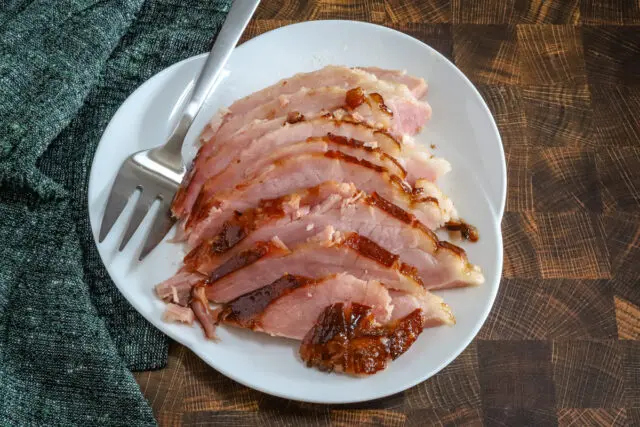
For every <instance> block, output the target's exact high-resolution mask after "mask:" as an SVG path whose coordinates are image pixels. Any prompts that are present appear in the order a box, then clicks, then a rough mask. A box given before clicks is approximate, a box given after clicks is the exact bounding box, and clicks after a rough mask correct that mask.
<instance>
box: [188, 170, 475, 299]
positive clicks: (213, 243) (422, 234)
mask: <svg viewBox="0 0 640 427" xmlns="http://www.w3.org/2000/svg"><path fill="white" fill-rule="evenodd" d="M327 227H333V228H334V229H335V230H339V231H342V232H355V233H357V234H358V235H360V236H363V237H366V238H367V239H369V240H371V241H373V242H374V243H375V244H376V245H378V246H380V247H381V248H384V249H385V250H386V251H388V252H390V253H393V254H395V255H397V256H398V257H399V259H400V261H402V262H404V263H406V264H409V265H412V266H415V267H416V268H417V270H418V274H419V276H420V278H421V280H422V283H423V284H424V286H425V288H427V289H441V288H451V287H460V286H476V285H479V284H481V283H483V282H484V276H483V275H482V272H481V270H480V268H479V267H477V266H475V265H473V264H470V263H469V261H468V259H467V256H466V253H465V251H464V250H463V249H462V248H459V247H457V246H455V245H453V244H451V243H448V242H443V241H440V240H439V239H438V237H437V236H436V235H435V234H434V233H433V232H432V231H431V230H429V229H427V228H426V227H425V226H424V225H423V224H421V223H420V222H419V221H418V220H417V218H416V217H415V216H414V215H412V214H410V213H408V212H406V211H404V210H403V209H401V208H399V207H398V206H396V205H394V204H393V203H391V202H389V201H387V200H385V199H383V198H382V197H380V196H379V195H378V194H377V193H373V194H372V195H367V194H364V193H362V192H360V191H359V190H358V189H357V188H356V187H355V186H354V185H350V184H337V183H334V182H327V183H324V184H322V185H320V186H319V187H317V188H314V189H311V190H308V191H303V192H300V193H294V194H291V195H288V196H287V197H284V198H282V199H280V200H276V201H269V202H265V204H264V206H261V207H260V208H258V209H256V210H253V211H248V212H245V214H244V215H241V216H238V217H234V218H233V219H232V220H230V221H228V222H227V223H225V224H224V226H223V229H222V231H221V232H220V233H219V234H218V235H216V236H215V237H214V238H213V239H211V240H208V241H207V242H204V243H202V244H201V245H199V246H198V247H195V248H194V249H193V250H192V251H191V252H190V253H189V254H188V255H187V256H186V257H185V259H184V263H185V269H187V270H189V271H198V272H199V273H201V274H203V275H209V274H211V272H213V271H214V270H215V269H217V268H219V267H220V266H221V265H223V264H224V263H226V262H227V261H228V260H229V259H230V258H232V257H234V256H235V255H236V254H238V253H240V252H243V251H246V250H248V249H250V248H252V247H253V246H254V245H255V244H256V243H257V242H260V241H268V240H270V239H271V238H272V237H273V236H277V237H278V239H279V240H280V241H282V242H283V244H284V245H286V246H288V247H293V246H296V245H299V244H301V243H304V242H306V241H307V239H309V238H311V237H312V236H314V235H316V234H317V233H318V232H319V231H322V230H325V229H326V228H327Z"/></svg>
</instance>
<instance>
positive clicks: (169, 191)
mask: <svg viewBox="0 0 640 427" xmlns="http://www.w3.org/2000/svg"><path fill="white" fill-rule="evenodd" d="M258 3H260V0H236V1H234V2H233V5H232V6H231V9H230V10H229V13H228V14H227V18H226V20H225V21H224V24H223V25H222V29H221V30H220V33H219V34H218V38H217V39H216V42H215V43H214V45H213V48H212V49H211V53H209V56H208V58H207V60H206V62H205V64H204V66H203V68H202V71H201V72H200V75H199V77H198V79H197V80H196V83H195V86H194V88H193V92H192V94H191V99H190V100H189V101H188V103H187V105H186V106H185V108H184V111H183V112H182V117H181V118H180V121H179V122H178V125H177V126H176V128H175V129H174V131H173V132H172V134H171V136H169V139H168V140H167V142H166V143H165V144H164V145H162V146H160V147H156V148H153V149H151V150H144V151H139V152H137V153H135V154H132V155H131V156H130V157H128V158H127V159H126V160H125V161H124V163H123V164H122V166H121V167H120V171H119V172H118V175H117V176H116V179H115V181H114V183H113V186H112V187H111V194H109V199H108V200H107V207H106V209H105V212H104V216H103V217H102V225H101V226H100V235H99V239H98V240H99V242H102V241H103V240H104V239H105V237H107V234H109V231H110V230H111V228H112V227H113V224H114V223H115V222H116V220H117V219H118V217H119V216H120V214H121V213H122V210H123V209H124V207H125V205H126V204H127V201H128V200H129V197H130V196H131V194H133V192H134V191H136V189H138V190H140V192H141V194H140V197H139V198H138V201H137V204H136V206H135V208H134V210H133V214H132V216H131V219H130V220H129V224H128V226H127V229H126V231H125V233H124V236H123V238H122V241H121V242H120V250H122V249H124V247H125V246H126V245H127V243H128V242H129V240H130V239H131V236H133V234H134V233H135V232H136V230H137V229H138V227H139V226H140V223H141V222H142V220H143V219H144V217H145V216H146V215H147V212H148V211H149V208H151V205H152V204H153V203H154V202H155V201H156V200H159V201H160V210H159V212H158V214H157V216H156V217H155V218H154V220H153V223H152V225H151V230H150V231H149V234H148V236H147V240H146V241H145V243H144V246H143V248H142V251H141V252H140V256H139V259H140V260H142V259H143V258H144V257H145V256H147V254H148V253H149V252H151V250H152V249H153V248H155V247H156V246H157V245H158V243H160V242H161V241H162V239H163V238H164V236H165V235H166V234H167V233H168V232H169V230H170V229H171V227H172V226H173V224H174V223H175V218H173V217H172V215H171V211H170V207H171V202H172V200H173V197H174V196H175V194H176V191H178V188H179V187H180V183H181V182H182V179H183V177H184V175H185V172H186V168H185V165H184V161H183V160H182V144H183V142H184V138H185V136H186V135H187V132H188V131H189V128H190V127H191V124H192V123H193V119H194V118H195V116H196V115H197V114H198V112H199V111H200V108H201V107H202V105H203V104H204V101H205V99H206V97H207V95H208V94H209V92H210V91H211V89H212V88H213V86H214V83H215V81H216V79H217V78H218V76H219V75H220V72H221V71H222V69H223V67H224V65H225V64H226V63H227V60H228V59H229V56H230V55H231V52H232V51H233V48H234V47H235V46H236V44H237V43H238V40H239V39H240V36H241V35H242V33H243V32H244V29H245V28H246V26H247V24H248V23H249V20H250V19H251V16H253V13H254V12H255V10H256V8H257V7H258Z"/></svg>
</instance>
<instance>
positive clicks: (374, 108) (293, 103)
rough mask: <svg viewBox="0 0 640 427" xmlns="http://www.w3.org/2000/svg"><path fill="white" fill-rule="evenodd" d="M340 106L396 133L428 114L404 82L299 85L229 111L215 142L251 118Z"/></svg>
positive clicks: (411, 129) (415, 126)
mask: <svg viewBox="0 0 640 427" xmlns="http://www.w3.org/2000/svg"><path fill="white" fill-rule="evenodd" d="M358 95H359V96H358ZM380 100H382V102H379V101H380ZM354 101H355V102H354ZM340 109H344V110H345V112H348V113H350V114H353V115H354V116H357V117H362V118H365V119H364V121H366V122H367V123H369V124H370V125H371V126H373V127H378V128H385V129H390V130H391V132H392V133H394V134H395V135H398V136H400V135H403V134H405V133H406V134H410V135H413V134H415V133H417V132H418V131H419V129H421V128H422V127H423V126H424V124H425V123H426V122H427V120H429V118H430V117H431V107H430V106H429V104H427V103H425V102H420V101H417V100H416V99H415V98H414V97H413V95H412V94H411V93H410V92H409V90H408V89H407V87H406V86H405V85H397V84H390V83H388V82H385V81H380V80H378V81H364V82H362V83H361V84H359V85H354V86H353V87H352V88H350V89H347V88H341V87H336V86H326V87H319V88H313V89H310V88H307V87H303V88H301V89H300V90H298V91H297V92H294V93H292V94H287V95H280V96H279V97H277V98H274V99H271V100H269V101H268V102H266V103H265V104H262V105H259V106H257V107H256V108H254V109H253V110H251V111H248V112H247V113H246V114H240V115H231V116H230V117H229V118H228V119H227V120H226V121H225V122H224V123H223V124H222V125H221V127H220V129H219V130H218V131H217V132H216V133H215V143H218V142H220V141H225V140H226V139H227V138H229V137H230V136H231V135H233V134H234V133H235V132H237V131H238V130H240V129H241V128H243V127H244V126H246V125H248V124H249V123H251V122H253V121H255V120H272V119H275V118H278V117H288V116H289V117H298V118H300V117H309V118H311V117H315V116H318V115H321V114H323V113H327V112H333V111H335V110H340ZM396 111H397V114H396ZM389 112H391V114H389ZM406 112H411V114H410V116H405V115H404V113H406ZM291 114H293V116H290V115H291ZM409 118H411V120H409ZM213 136H214V135H213V134H212V132H208V133H206V134H203V137H202V142H203V143H207V142H209V140H210V139H211V138H213Z"/></svg>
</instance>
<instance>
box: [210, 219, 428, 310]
mask: <svg viewBox="0 0 640 427" xmlns="http://www.w3.org/2000/svg"><path fill="white" fill-rule="evenodd" d="M342 272H346V273H348V274H350V275H352V276H354V277H357V278H358V279H361V280H380V281H381V282H382V283H384V285H385V286H386V287H387V288H390V289H397V290H403V291H406V292H409V293H420V292H421V291H422V290H423V285H422V281H421V279H420V278H419V277H418V275H417V270H416V268H415V267H413V266H411V265H408V264H405V263H402V262H401V261H399V260H398V257H397V256H395V255H393V254H391V253H389V252H388V251H386V250H384V249H383V248H381V247H380V246H378V245H376V244H375V243H374V242H372V241H371V240H369V239H367V238H365V237H362V236H359V235H358V234H356V233H346V234H343V233H340V232H336V231H335V230H333V229H332V227H327V230H325V231H324V232H322V233H319V234H318V235H316V236H314V237H312V238H311V239H310V240H309V241H308V242H307V243H304V244H301V245H299V246H297V247H295V248H292V249H289V248H287V247H286V246H285V245H284V244H283V243H282V242H281V241H280V240H279V239H278V240H276V241H275V242H274V241H270V242H259V243H258V244H256V246H255V247H254V248H252V249H249V250H247V251H243V252H240V253H239V254H237V255H236V256H234V257H232V258H231V259H229V260H228V261H227V262H226V263H224V264H223V265H221V266H220V267H219V268H217V269H216V270H214V271H213V272H212V273H211V275H210V276H209V280H208V281H207V297H208V298H209V299H210V300H212V301H215V302H228V301H230V300H232V299H235V298H237V297H239V296H241V295H244V294H246V293H248V292H251V291H254V290H255V289H258V288H260V287H262V286H265V285H268V284H269V283H272V282H273V281H275V280H276V279H278V278H279V277H281V276H284V275H285V274H292V275H294V276H305V277H312V278H316V277H324V276H329V275H331V274H338V273H342Z"/></svg>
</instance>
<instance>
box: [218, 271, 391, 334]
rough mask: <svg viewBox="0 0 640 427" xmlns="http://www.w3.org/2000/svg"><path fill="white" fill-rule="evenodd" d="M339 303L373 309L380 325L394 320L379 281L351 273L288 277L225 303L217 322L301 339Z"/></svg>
mask: <svg viewBox="0 0 640 427" xmlns="http://www.w3.org/2000/svg"><path fill="white" fill-rule="evenodd" d="M338 302H345V303H349V302H358V303H360V304H363V305H367V306H369V307H373V315H374V317H375V319H376V320H377V321H378V322H380V323H386V322H387V321H389V319H390V318H391V312H392V310H393V306H392V304H391V297H390V296H389V292H388V291H387V289H386V288H385V287H384V285H382V284H381V283H380V282H378V281H375V280H370V281H364V280H360V279H357V278H355V277H353V276H350V275H348V274H336V275H333V276H328V277H325V278H321V279H311V278H307V277H300V276H292V275H286V276H283V277H282V278H280V279H278V280H276V281H275V282H273V283H271V284H269V285H267V286H264V287H262V288H259V289H257V290H255V291H253V292H250V293H248V294H246V295H243V296H241V297H239V298H236V299H234V300H232V301H230V302H229V303H228V304H226V305H225V306H224V307H223V308H222V310H221V311H220V314H219V316H218V320H219V321H221V322H224V323H227V324H232V325H235V326H239V327H242V328H249V329H253V330H254V331H260V332H265V333H267V334H270V335H275V336H281V337H286V338H293V339H297V340H301V339H302V338H303V337H304V336H305V334H306V333H307V332H308V331H309V330H310V329H311V328H312V327H313V325H314V323H315V321H316V319H317V318H318V316H319V315H320V313H322V311H323V310H324V309H325V308H326V307H328V306H329V305H331V304H335V303H338Z"/></svg>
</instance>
